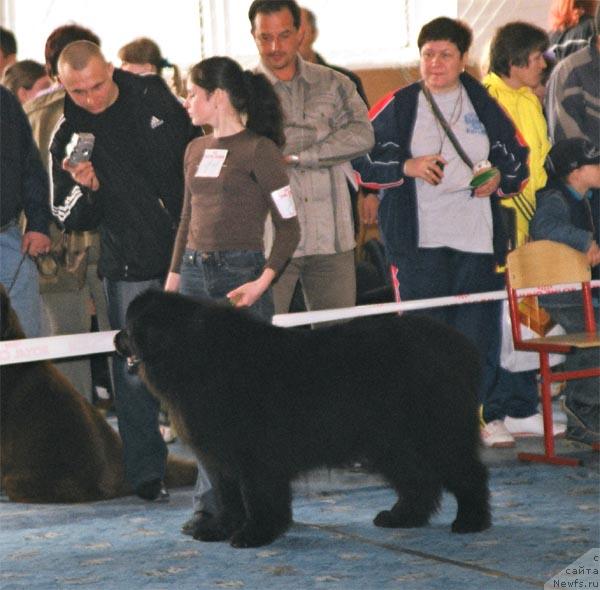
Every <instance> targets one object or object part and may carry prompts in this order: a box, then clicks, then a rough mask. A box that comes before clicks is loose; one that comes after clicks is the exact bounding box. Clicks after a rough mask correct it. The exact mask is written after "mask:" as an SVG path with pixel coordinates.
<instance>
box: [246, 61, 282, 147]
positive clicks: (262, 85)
mask: <svg viewBox="0 0 600 590" xmlns="http://www.w3.org/2000/svg"><path fill="white" fill-rule="evenodd" d="M243 78H244V89H245V91H246V96H247V99H246V112H247V114H248V120H247V122H246V127H248V129H251V130H252V131H254V132H255V133H258V134H259V135H264V136H265V137H268V138H269V139H271V140H272V141H273V142H274V143H275V144H276V145H277V146H279V147H283V146H284V145H285V135H284V133H283V111H282V109H281V103H280V101H279V97H278V96H277V93H276V92H275V90H274V89H273V85H272V84H271V83H270V82H269V80H267V78H266V77H265V76H264V75H263V74H255V73H253V72H251V71H249V70H246V71H245V72H244V74H243Z"/></svg>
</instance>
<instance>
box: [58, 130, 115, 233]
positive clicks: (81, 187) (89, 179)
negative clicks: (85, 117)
mask: <svg viewBox="0 0 600 590" xmlns="http://www.w3.org/2000/svg"><path fill="white" fill-rule="evenodd" d="M73 132H74V130H73V129H72V128H71V127H70V126H69V124H68V123H67V122H66V121H63V123H62V124H61V125H60V126H59V127H58V129H57V130H56V131H55V133H54V135H53V137H52V139H51V141H50V156H51V167H50V183H51V201H50V202H51V206H52V215H53V216H54V217H55V218H56V219H57V220H58V221H59V222H60V223H61V225H62V226H63V227H64V228H65V229H67V230H81V231H84V230H90V229H95V228H96V227H98V224H99V223H100V219H101V218H102V208H101V204H100V199H101V196H102V192H103V191H102V189H100V185H101V183H100V182H99V181H98V179H97V178H96V172H95V171H93V165H92V164H89V166H88V167H85V166H82V164H80V165H78V166H77V167H75V168H74V169H73V170H72V171H69V170H68V169H66V168H65V166H64V160H65V148H66V145H67V143H68V142H69V141H70V139H71V136H72V134H73ZM92 159H93V156H92ZM90 167H91V171H90ZM84 169H85V170H84ZM82 170H83V172H84V175H83V176H80V174H81V172H82ZM86 170H87V171H86ZM75 171H77V172H75ZM92 171H93V173H92ZM74 174H75V177H77V178H79V179H80V180H81V181H83V182H85V183H86V184H87V185H88V186H86V184H81V183H79V182H77V181H76V180H75V178H74ZM94 178H95V179H96V180H95V181H94V180H93V179H94ZM92 186H93V187H94V188H97V190H93V189H92Z"/></svg>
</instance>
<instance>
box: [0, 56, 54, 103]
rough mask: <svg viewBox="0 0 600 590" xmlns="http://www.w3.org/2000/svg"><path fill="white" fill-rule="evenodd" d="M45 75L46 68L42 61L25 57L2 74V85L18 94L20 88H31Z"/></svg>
mask: <svg viewBox="0 0 600 590" xmlns="http://www.w3.org/2000/svg"><path fill="white" fill-rule="evenodd" d="M45 75H46V69H45V68H44V66H43V65H42V64H41V63H38V62H37V61H33V60H32V59H24V60H22V61H17V62H15V63H14V64H12V65H11V66H8V68H6V70H5V71H4V75H3V76H2V85H3V86H6V87H7V88H8V89H9V90H10V91H11V92H12V93H13V94H15V95H16V94H17V91H18V90H19V88H25V90H31V89H32V87H33V85H34V84H35V83H36V82H37V81H38V80H39V79H40V78H42V77H44V76H45Z"/></svg>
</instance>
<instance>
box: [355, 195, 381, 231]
mask: <svg viewBox="0 0 600 590" xmlns="http://www.w3.org/2000/svg"><path fill="white" fill-rule="evenodd" d="M359 203H360V215H359V218H360V220H361V222H362V223H363V224H364V225H374V224H376V223H377V211H378V210H379V197H378V196H377V194H376V193H366V194H365V196H364V198H363V199H361V200H360V201H359Z"/></svg>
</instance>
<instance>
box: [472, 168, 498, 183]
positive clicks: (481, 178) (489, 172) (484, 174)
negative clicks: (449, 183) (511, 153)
mask: <svg viewBox="0 0 600 590" xmlns="http://www.w3.org/2000/svg"><path fill="white" fill-rule="evenodd" d="M496 174H498V168H486V169H485V170H482V171H481V172H477V174H475V176H473V178H472V179H471V182H470V183H469V185H470V186H472V187H473V188H479V187H480V186H481V185H482V184H485V183H486V182H487V181H488V180H490V179H491V178H493V177H494V176H496Z"/></svg>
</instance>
